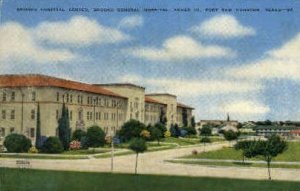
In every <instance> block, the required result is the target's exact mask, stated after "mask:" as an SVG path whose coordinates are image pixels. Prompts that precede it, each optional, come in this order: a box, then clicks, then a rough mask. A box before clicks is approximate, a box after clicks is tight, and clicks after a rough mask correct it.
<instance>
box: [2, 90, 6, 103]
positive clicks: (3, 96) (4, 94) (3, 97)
mask: <svg viewBox="0 0 300 191" xmlns="http://www.w3.org/2000/svg"><path fill="white" fill-rule="evenodd" d="M2 101H6V93H5V92H3V95H2Z"/></svg>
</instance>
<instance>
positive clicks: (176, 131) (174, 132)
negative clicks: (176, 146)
mask: <svg viewBox="0 0 300 191" xmlns="http://www.w3.org/2000/svg"><path fill="white" fill-rule="evenodd" d="M170 132H171V137H179V136H180V135H181V132H180V128H179V127H178V125H177V124H175V125H173V124H172V125H171V128H170Z"/></svg>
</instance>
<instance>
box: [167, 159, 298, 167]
mask: <svg viewBox="0 0 300 191" xmlns="http://www.w3.org/2000/svg"><path fill="white" fill-rule="evenodd" d="M168 162H172V163H181V164H194V165H204V166H233V167H261V168H266V167H267V164H262V163H251V162H245V163H243V162H216V161H180V160H179V161H174V160H170V161H168ZM271 168H291V169H300V165H295V164H274V163H271Z"/></svg>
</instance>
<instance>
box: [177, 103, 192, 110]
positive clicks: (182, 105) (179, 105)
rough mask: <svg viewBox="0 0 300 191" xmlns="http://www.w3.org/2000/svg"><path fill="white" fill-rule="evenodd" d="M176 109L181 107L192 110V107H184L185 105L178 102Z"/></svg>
mask: <svg viewBox="0 0 300 191" xmlns="http://www.w3.org/2000/svg"><path fill="white" fill-rule="evenodd" d="M177 107H182V108H187V109H194V108H193V107H190V106H188V105H185V104H183V103H179V102H177Z"/></svg>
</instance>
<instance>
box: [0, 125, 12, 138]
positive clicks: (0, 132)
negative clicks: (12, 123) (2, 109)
mask: <svg viewBox="0 0 300 191" xmlns="http://www.w3.org/2000/svg"><path fill="white" fill-rule="evenodd" d="M8 130H9V131H8V132H7V131H6V128H4V127H1V128H0V137H5V136H6V135H8V133H9V134H11V133H14V132H15V128H14V127H10V128H9V129H8Z"/></svg>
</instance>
